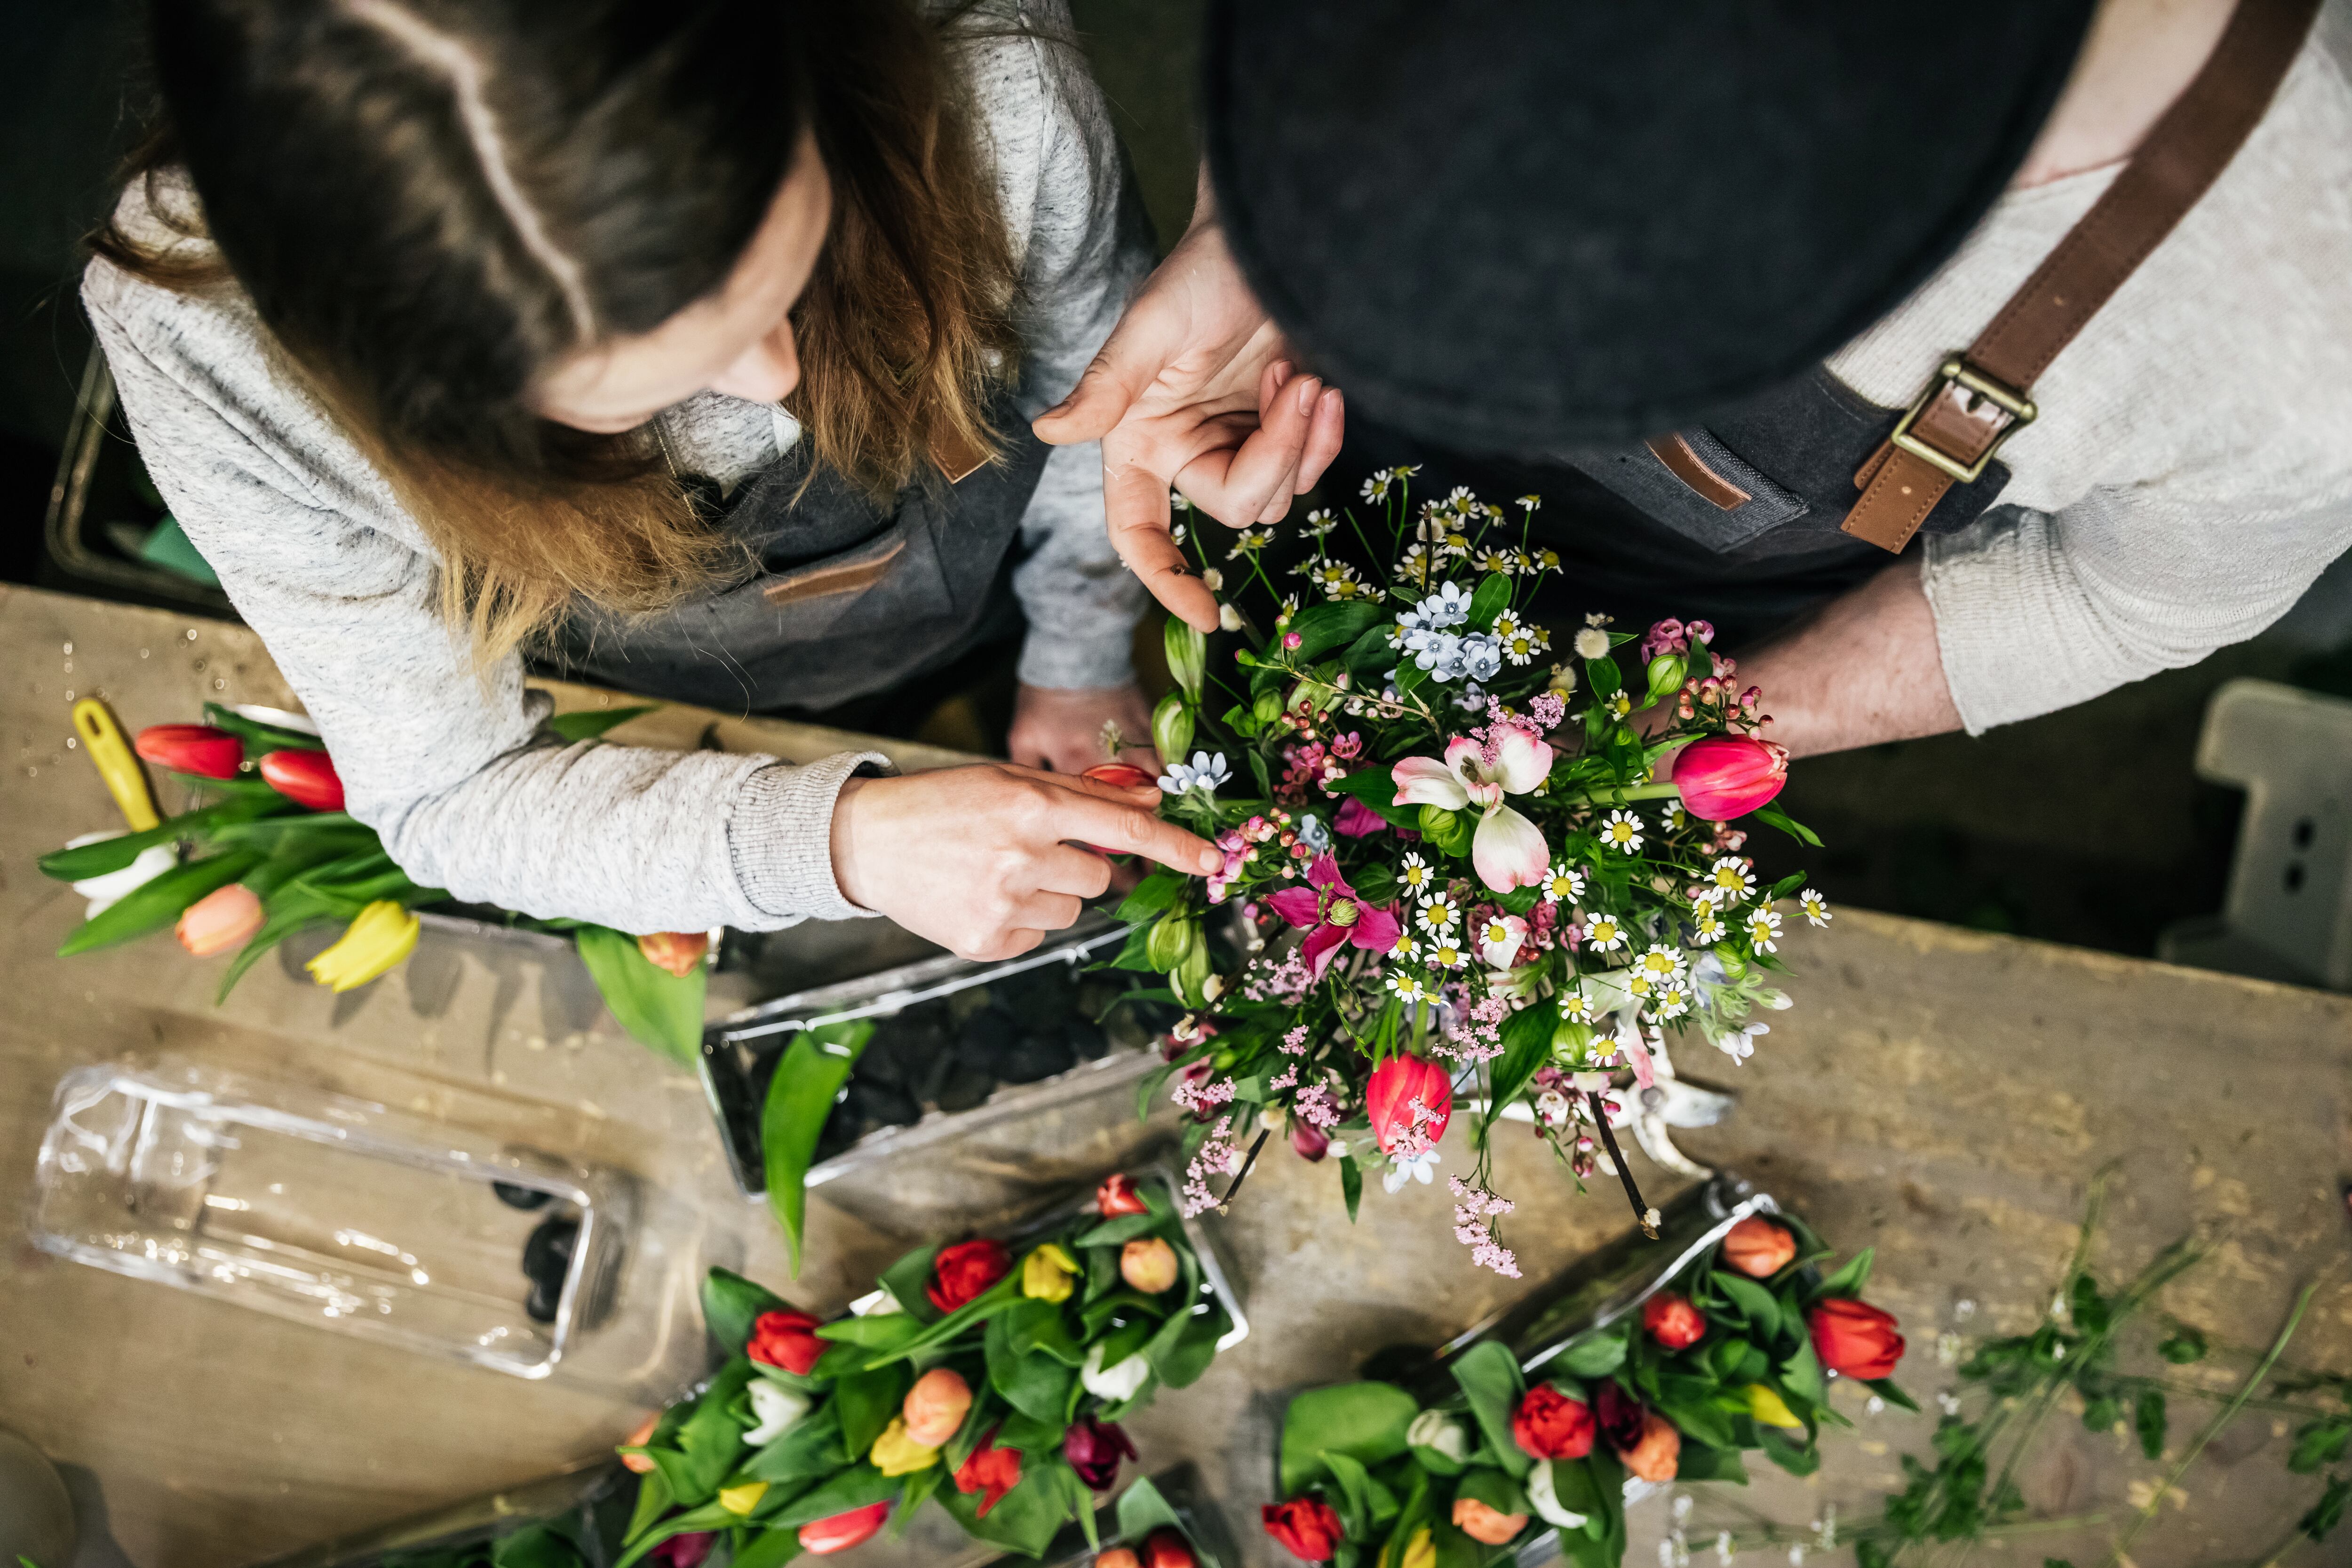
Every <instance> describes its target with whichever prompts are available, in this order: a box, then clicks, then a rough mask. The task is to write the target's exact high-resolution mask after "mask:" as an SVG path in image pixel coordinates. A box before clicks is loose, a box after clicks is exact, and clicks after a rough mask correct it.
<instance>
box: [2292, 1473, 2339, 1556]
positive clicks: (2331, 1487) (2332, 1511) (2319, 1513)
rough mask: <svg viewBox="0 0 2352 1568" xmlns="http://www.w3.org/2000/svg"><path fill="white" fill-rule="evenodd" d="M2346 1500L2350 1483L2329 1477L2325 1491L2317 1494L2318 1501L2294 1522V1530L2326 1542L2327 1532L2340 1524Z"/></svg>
mask: <svg viewBox="0 0 2352 1568" xmlns="http://www.w3.org/2000/svg"><path fill="white" fill-rule="evenodd" d="M2347 1498H2352V1481H2347V1480H2345V1479H2341V1478H2340V1477H2336V1476H2331V1477H2329V1478H2328V1480H2327V1489H2326V1491H2323V1492H2321V1493H2320V1494H2319V1500H2318V1501H2317V1502H2315V1503H2313V1504H2312V1505H2311V1510H2310V1511H2309V1512H2307V1513H2305V1515H2304V1516H2303V1517H2302V1518H2301V1519H2299V1520H2297V1521H2295V1528H2296V1529H2297V1530H2300V1531H2303V1532H2304V1534H2305V1535H2307V1536H2309V1537H2310V1538H2311V1539H2312V1540H2314V1541H2325V1540H2326V1539H2327V1532H2328V1531H2331V1530H2334V1529H2335V1528H2336V1525H2337V1524H2338V1523H2340V1522H2342V1521H2343V1518H2344V1503H2345V1500H2346V1499H2347Z"/></svg>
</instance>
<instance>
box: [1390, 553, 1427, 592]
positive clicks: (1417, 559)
mask: <svg viewBox="0 0 2352 1568" xmlns="http://www.w3.org/2000/svg"><path fill="white" fill-rule="evenodd" d="M1396 574H1397V580H1398V581H1399V582H1402V583H1426V582H1428V581H1429V546H1428V545H1426V544H1409V545H1407V546H1405V552H1404V553H1403V554H1402V555H1400V556H1398V557H1397V563H1396Z"/></svg>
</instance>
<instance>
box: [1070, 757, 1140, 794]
mask: <svg viewBox="0 0 2352 1568" xmlns="http://www.w3.org/2000/svg"><path fill="white" fill-rule="evenodd" d="M1078 776H1079V777H1080V778H1082V779H1092V780H1094V781H1095V783H1097V784H1108V785H1110V787H1111V788H1113V789H1140V788H1142V787H1143V786H1144V785H1145V784H1150V782H1151V775H1150V773H1145V772H1144V771H1143V770H1142V769H1141V768H1139V767H1135V766H1133V765H1132V764H1130V763H1096V764H1095V765H1094V766H1093V767H1090V768H1088V769H1087V770H1086V772H1084V773H1080V774H1079V775H1078Z"/></svg>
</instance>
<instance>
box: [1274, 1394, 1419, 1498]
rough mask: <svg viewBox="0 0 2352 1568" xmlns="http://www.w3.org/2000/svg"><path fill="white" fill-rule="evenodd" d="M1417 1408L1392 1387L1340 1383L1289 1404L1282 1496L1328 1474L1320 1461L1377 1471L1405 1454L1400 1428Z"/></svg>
mask: <svg viewBox="0 0 2352 1568" xmlns="http://www.w3.org/2000/svg"><path fill="white" fill-rule="evenodd" d="M1420 1414H1421V1405H1420V1403H1419V1402H1418V1401H1417V1400H1415V1399H1414V1398H1413V1396H1412V1394H1407V1393H1406V1392H1405V1391H1404V1390H1403V1389H1402V1388H1399V1387H1397V1386H1396V1385H1395V1384H1387V1383H1342V1384H1334V1385H1332V1386H1330V1387H1328V1388H1312V1389H1308V1390H1307V1392H1306V1393H1304V1394H1299V1395H1297V1397H1296V1398H1294V1399H1292V1400H1291V1402H1290V1405H1289V1407H1288V1408H1287V1409H1286V1410H1285V1411H1284V1412H1283V1416H1282V1462H1281V1473H1282V1495H1283V1496H1285V1497H1295V1496H1297V1494H1298V1491H1299V1489H1301V1488H1303V1487H1305V1486H1306V1485H1307V1483H1308V1482H1309V1481H1312V1480H1314V1479H1316V1478H1317V1477H1318V1476H1321V1475H1324V1474H1326V1473H1327V1469H1326V1466H1325V1464H1324V1460H1323V1455H1324V1454H1325V1453H1327V1452H1328V1453H1335V1454H1345V1455H1347V1456H1348V1457H1349V1458H1351V1459H1354V1460H1356V1461H1358V1462H1359V1463H1360V1464H1364V1465H1368V1466H1370V1465H1378V1464H1381V1463H1382V1462H1383V1461H1385V1460H1389V1459H1393V1458H1396V1457H1397V1456H1398V1455H1399V1454H1402V1453H1403V1452H1404V1451H1405V1441H1404V1433H1405V1428H1406V1427H1408V1426H1412V1418H1413V1417H1414V1416H1416V1415H1420Z"/></svg>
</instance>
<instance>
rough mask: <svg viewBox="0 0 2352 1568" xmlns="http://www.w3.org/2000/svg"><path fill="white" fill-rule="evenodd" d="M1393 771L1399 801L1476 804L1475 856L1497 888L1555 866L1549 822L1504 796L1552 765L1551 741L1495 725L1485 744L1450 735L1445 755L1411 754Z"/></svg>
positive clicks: (1528, 883) (1521, 790)
mask: <svg viewBox="0 0 2352 1568" xmlns="http://www.w3.org/2000/svg"><path fill="white" fill-rule="evenodd" d="M1389 772H1390V776H1391V777H1392V778H1394V779H1395V780H1396V803H1397V804H1398V805H1435V806H1443V807H1444V809H1446V810H1448V811H1460V810H1462V809H1463V808H1464V807H1465V806H1469V805H1475V806H1477V807H1478V809H1479V812H1480V816H1479V817H1478V830H1477V832H1475V834H1473V835H1472V836H1471V838H1470V864H1471V865H1472V866H1474V867H1475V868H1477V871H1478V879H1479V880H1480V881H1482V882H1484V883H1486V886H1488V887H1490V888H1492V889H1495V890H1496V892H1498V893H1507V892H1509V891H1510V890H1511V889H1514V888H1532V887H1534V886H1535V885H1536V884H1537V883H1538V882H1540V881H1542V880H1543V879H1544V873H1545V872H1546V871H1548V870H1549V869H1550V868H1551V848H1550V847H1549V845H1547V844H1545V843H1544V837H1543V830H1542V829H1540V828H1538V826H1536V825H1535V824H1534V823H1532V822H1529V821H1528V819H1527V818H1526V817H1524V816H1520V815H1519V814H1518V813H1517V812H1516V811H1513V810H1512V809H1511V808H1510V807H1509V806H1507V805H1504V804H1503V797H1504V796H1505V795H1525V794H1527V793H1528V791H1529V790H1532V789H1534V788H1535V787H1536V786H1537V785H1538V784H1541V783H1543V782H1544V780H1545V779H1546V778H1547V777H1549V775H1550V773H1551V748H1550V747H1549V745H1546V744H1545V743H1544V742H1541V741H1538V740H1537V739H1536V738H1535V737H1534V736H1533V735H1530V734H1528V732H1527V731H1525V730H1521V729H1518V728H1516V727H1514V726H1507V725H1497V726H1496V729H1495V732H1494V734H1493V737H1492V738H1491V739H1490V740H1489V741H1488V742H1487V743H1486V745H1484V746H1481V745H1480V744H1478V742H1475V741H1473V740H1470V739H1468V738H1466V737H1465V738H1462V739H1458V740H1455V741H1453V742H1448V743H1447V745H1446V748H1445V760H1444V761H1443V762H1440V761H1438V760H1437V759H1436V758H1435V757H1407V758H1405V759H1404V760H1403V761H1402V762H1401V763H1397V764H1396V766H1395V767H1393V768H1391V770H1389Z"/></svg>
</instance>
